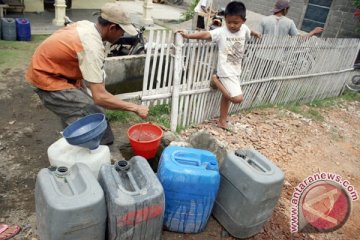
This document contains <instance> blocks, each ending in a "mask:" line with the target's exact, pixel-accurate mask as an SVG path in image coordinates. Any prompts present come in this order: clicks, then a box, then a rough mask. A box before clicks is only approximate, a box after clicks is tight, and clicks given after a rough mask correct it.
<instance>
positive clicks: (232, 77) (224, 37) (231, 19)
mask: <svg viewBox="0 0 360 240" xmlns="http://www.w3.org/2000/svg"><path fill="white" fill-rule="evenodd" d="M245 21H246V8H245V5H244V4H243V3H242V2H239V1H233V2H230V3H229V4H228V5H227V6H226V8H225V23H226V24H225V25H224V26H222V27H219V28H216V29H214V30H211V31H202V32H195V33H187V32H186V31H184V30H178V31H177V32H179V33H180V34H181V35H182V36H183V37H184V38H188V39H204V40H212V41H213V42H216V43H217V45H218V48H219V51H218V63H217V72H216V74H214V75H213V76H212V80H211V86H212V87H213V88H218V89H219V90H220V91H221V93H222V97H221V102H220V118H219V122H218V127H220V128H222V129H225V130H231V129H229V128H228V124H227V116H228V111H229V106H230V103H231V102H232V103H234V104H240V103H241V102H242V101H243V93H242V90H241V86H240V74H241V63H242V59H243V57H244V51H245V41H246V40H247V39H249V38H250V35H253V36H255V37H259V36H260V35H259V34H258V33H256V32H253V31H250V29H249V28H248V27H247V26H246V25H245Z"/></svg>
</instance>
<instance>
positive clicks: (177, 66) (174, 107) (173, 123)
mask: <svg viewBox="0 0 360 240" xmlns="http://www.w3.org/2000/svg"><path fill="white" fill-rule="evenodd" d="M182 45H183V38H182V36H181V35H180V34H179V33H176V34H175V59H174V60H175V61H174V78H173V79H174V83H173V88H172V99H171V117H170V129H171V131H173V132H175V131H176V127H177V119H178V112H179V88H180V79H181V66H182Z"/></svg>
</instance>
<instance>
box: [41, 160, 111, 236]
mask: <svg viewBox="0 0 360 240" xmlns="http://www.w3.org/2000/svg"><path fill="white" fill-rule="evenodd" d="M35 206H36V218H37V230H38V234H39V237H40V239H46V240H74V239H76V240H89V239H91V240H103V239H105V228H106V204H105V197H104V192H103V190H102V189H101V187H100V185H99V183H98V182H97V180H96V178H95V177H94V175H93V174H92V173H91V171H90V169H89V168H88V167H87V166H86V165H84V164H82V163H77V164H75V165H74V166H73V167H71V168H70V169H67V168H66V167H58V168H56V167H50V168H44V169H42V170H40V172H39V173H38V176H37V179H36V185H35Z"/></svg>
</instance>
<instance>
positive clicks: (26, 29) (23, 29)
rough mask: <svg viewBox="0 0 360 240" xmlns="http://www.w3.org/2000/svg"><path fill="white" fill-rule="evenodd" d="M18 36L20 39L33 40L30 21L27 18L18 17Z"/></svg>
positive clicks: (16, 20)
mask: <svg viewBox="0 0 360 240" xmlns="http://www.w3.org/2000/svg"><path fill="white" fill-rule="evenodd" d="M15 22H16V36H17V40H19V41H31V27H30V21H29V19H27V18H16V19H15Z"/></svg>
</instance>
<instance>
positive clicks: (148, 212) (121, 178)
mask: <svg viewBox="0 0 360 240" xmlns="http://www.w3.org/2000/svg"><path fill="white" fill-rule="evenodd" d="M99 182H100V185H101V186H102V188H103V189H104V192H105V198H106V202H107V207H108V208H107V211H108V227H107V231H108V239H109V240H115V239H116V240H126V239H136V240H142V239H143V240H147V239H152V240H156V239H160V238H161V232H162V223H163V217H164V207H165V206H164V190H163V187H162V186H161V184H160V182H159V180H158V179H157V177H156V175H155V173H154V172H153V171H152V169H151V168H150V165H149V163H148V162H147V160H146V159H145V158H143V157H140V156H135V157H133V158H131V159H130V160H129V161H125V160H122V161H118V162H117V163H115V165H113V166H110V165H103V166H102V167H101V169H100V174H99Z"/></svg>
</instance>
